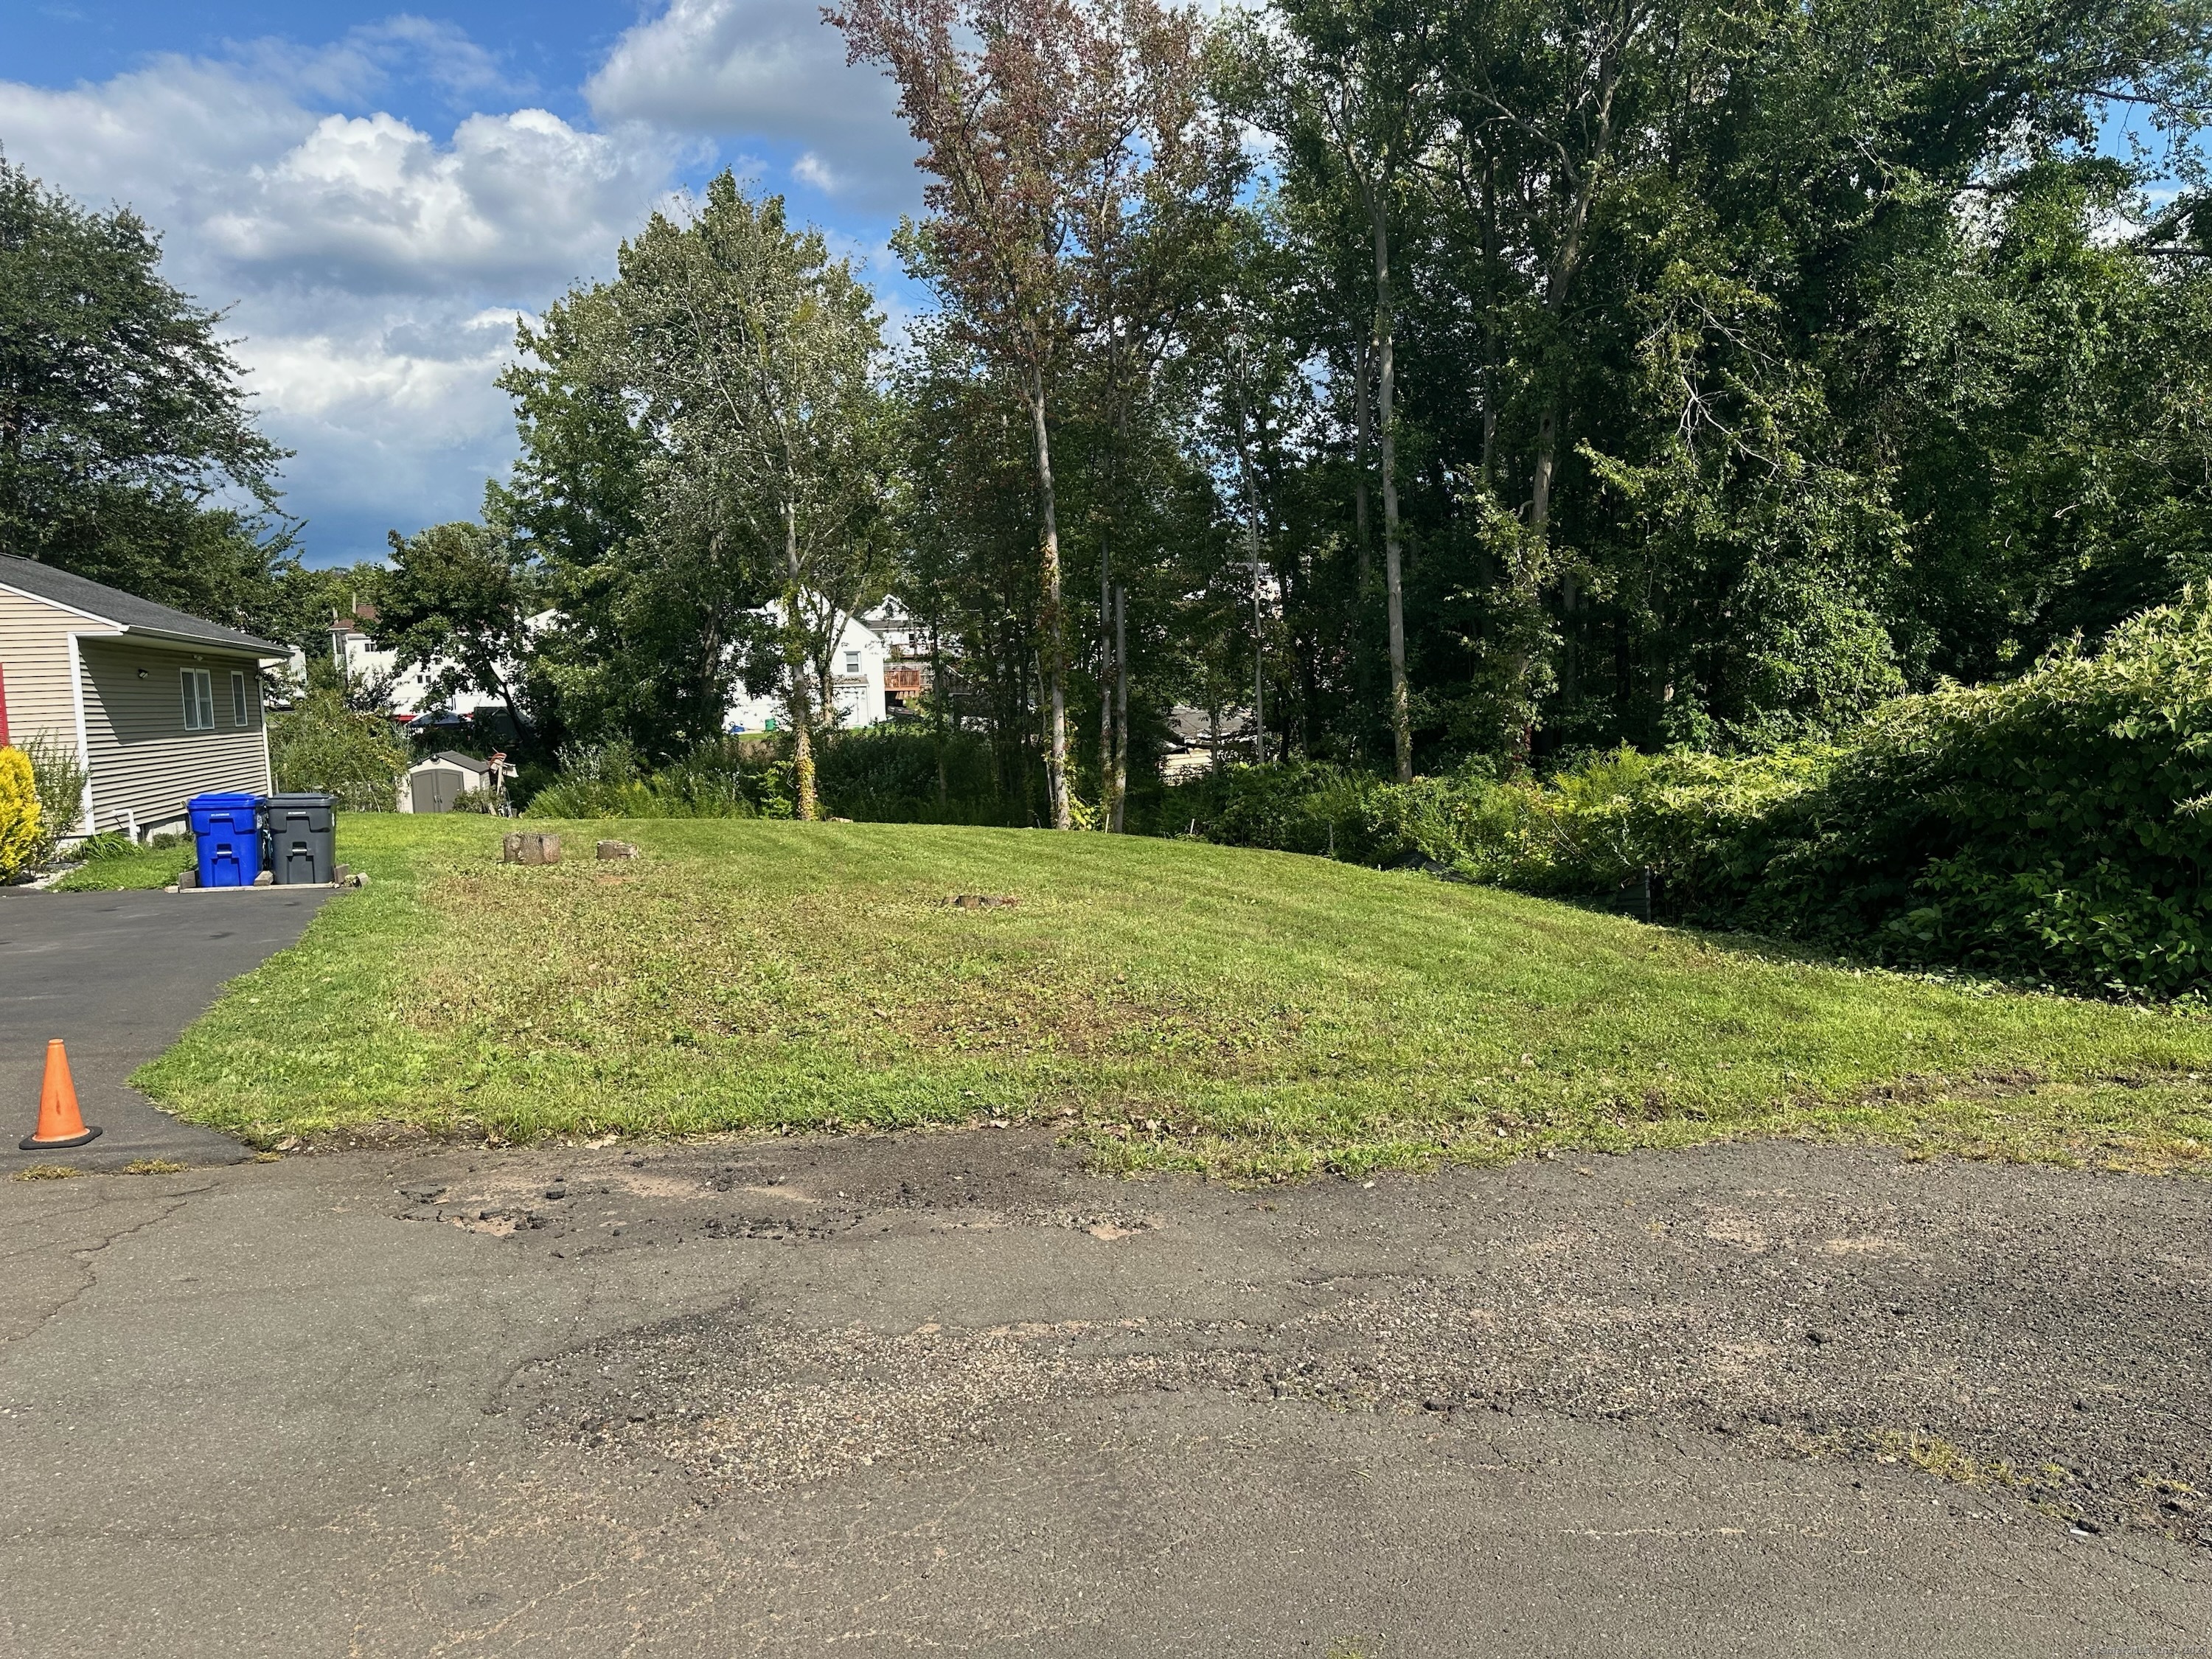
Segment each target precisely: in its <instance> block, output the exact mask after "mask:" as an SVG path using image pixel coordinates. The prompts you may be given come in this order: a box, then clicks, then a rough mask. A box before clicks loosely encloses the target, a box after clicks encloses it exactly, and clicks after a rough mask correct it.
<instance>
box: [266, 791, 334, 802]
mask: <svg viewBox="0 0 2212 1659" xmlns="http://www.w3.org/2000/svg"><path fill="white" fill-rule="evenodd" d="M261 799H263V800H264V802H265V803H266V804H267V805H270V806H336V805H337V804H338V798H337V796H336V795H325V794H324V793H321V792H320V791H319V790H313V789H294V790H290V791H289V792H285V793H278V794H274V795H264V796H263V797H262V798H261Z"/></svg>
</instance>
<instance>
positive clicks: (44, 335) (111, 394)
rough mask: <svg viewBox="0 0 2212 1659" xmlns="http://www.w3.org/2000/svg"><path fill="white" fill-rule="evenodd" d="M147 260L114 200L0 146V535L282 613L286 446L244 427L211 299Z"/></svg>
mask: <svg viewBox="0 0 2212 1659" xmlns="http://www.w3.org/2000/svg"><path fill="white" fill-rule="evenodd" d="M160 264H161V244H160V241H159V240H158V239H157V238H156V237H155V234H154V233H153V232H152V231H151V230H150V229H149V228H147V226H146V225H145V223H144V222H143V221H141V220H140V219H139V218H138V217H137V216H136V215H135V214H133V213H131V211H130V210H128V209H122V208H118V209H116V210H112V211H110V212H106V213H94V212H88V211H87V210H84V209H82V208H80V207H78V206H77V205H76V204H75V203H73V202H71V201H70V199H69V198H68V197H64V196H62V195H60V194H58V192H55V191H49V190H47V189H46V188H45V187H44V186H43V185H40V183H39V181H38V180H37V179H33V178H32V177H31V176H30V175H29V174H28V173H26V172H24V171H23V170H22V169H21V167H15V166H13V165H11V164H10V163H9V162H8V161H6V160H5V159H4V158H0V547H5V548H6V549H7V550H8V551H9V552H10V553H15V554H19V555H21V556H24V557H27V558H33V559H38V560H40V561H42V562H46V563H51V564H54V565H58V566H60V567H62V568H66V569H70V570H73V571H76V572H77V573H78V574H82V575H85V576H89V577H91V578H93V579H94V580H98V581H103V582H107V583H111V584H112V585H113V586H118V587H120V588H123V589H125V591H126V592H133V593H141V594H143V595H145V596H146V597H148V598H149V599H158V600H161V601H162V602H163V603H166V604H169V605H177V606H179V607H180V608H182V609H184V610H185V611H191V612H193V613H194V614H196V615H199V616H204V617H210V618H212V619H214V620H216V621H218V622H225V623H232V624H234V625H236V626H240V627H245V628H248V629H267V628H270V627H272V626H276V625H281V623H282V622H283V619H284V612H285V610H286V606H285V604H284V599H283V586H284V581H283V579H284V577H285V576H286V575H287V574H289V572H290V571H292V570H294V569H295V568H296V562H295V560H294V559H293V557H292V556H291V551H290V535H289V529H288V527H287V526H284V525H283V522H282V520H281V517H280V516H279V515H278V514H277V513H276V488H275V484H274V476H275V470H276V464H277V462H278V461H279V460H280V459H283V452H282V451H281V450H279V449H278V448H277V447H276V446H275V445H274V444H272V443H270V441H269V440H268V439H266V438H264V436H262V435H261V434H260V433H259V432H258V430H257V429H256V428H255V426H254V423H253V419H252V410H251V408H250V407H249V405H248V403H247V401H246V392H245V388H244V386H242V385H241V384H240V370H239V367H238V364H237V362H236V361H235V360H234V358H233V357H232V356H231V352H230V345H229V343H228V342H227V341H225V340H224V339H222V337H221V335H220V334H219V332H218V330H219V329H220V327H221V325H222V318H221V316H220V314H219V313H216V312H213V311H210V310H206V309H204V308H203V307H201V306H199V305H198V304H197V302H196V301H193V300H192V298H191V296H190V295H185V294H184V293H181V292H180V291H179V290H178V289H176V288H174V287H173V286H172V285H171V284H170V283H167V281H165V280H164V279H163V278H162V276H161V274H160V271H159V269H158V267H159V265H160ZM226 498H228V500H226ZM240 498H243V499H244V500H245V501H246V502H247V503H250V504H249V505H247V506H245V507H240V506H239V505H237V504H236V503H237V501H238V500H239V499H240ZM287 637H289V635H287Z"/></svg>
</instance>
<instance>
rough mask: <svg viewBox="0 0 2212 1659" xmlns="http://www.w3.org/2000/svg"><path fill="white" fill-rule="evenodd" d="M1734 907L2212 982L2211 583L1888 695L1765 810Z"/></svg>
mask: <svg viewBox="0 0 2212 1659" xmlns="http://www.w3.org/2000/svg"><path fill="white" fill-rule="evenodd" d="M1755 834H1756V835H1757V836H1758V837H1759V840H1760V841H1761V842H1763V843H1765V845H1766V846H1770V847H1771V848H1772V854H1771V857H1770V858H1769V859H1768V860H1766V862H1765V866H1764V868H1763V869H1762V870H1760V871H1759V873H1758V878H1757V880H1756V882H1755V884H1749V885H1747V886H1746V887H1744V888H1743V889H1742V895H1741V901H1740V902H1739V903H1738V904H1737V905H1736V906H1735V914H1736V915H1739V916H1740V917H1741V919H1742V920H1743V921H1746V922H1747V923H1748V924H1750V925H1753V926H1763V927H1769V928H1771V929H1772V930H1774V931H1778V932H1788V933H1796V934H1799V935H1802V936H1804V937H1807V938H1812V939H1822V940H1835V941H1850V942H1853V943H1863V945H1864V946H1865V947H1867V948H1869V949H1870V950H1871V951H1872V952H1873V953H1874V954H1875V955H1876V956H1878V957H1881V958H1883V959H1886V960H1890V961H1896V962H1905V963H1958V964H1960V965H1962V966H1965V967H1967V968H1970V969H1978V970H1981V971H1985V972H1990V973H1996V974H2002V975H2007V976H2009V977H2013V978H2018V979H2027V980H2036V981H2048V982H2051V983H2054V984H2058V985H2063V986H2066V987H2071V988H2075V989H2081V990H2112V991H2124V992H2133V993H2142V994H2153V995H2160V996H2172V995H2176V994H2180V993H2183V992H2186V991H2202V990H2203V989H2205V988H2206V987H2207V986H2208V985H2212V890H2208V888H2207V885H2206V879H2205V878H2206V870H2207V866H2208V863H2212V592H2208V591H2207V590H2204V589H2201V588H2200V589H2193V590H2191V592H2189V593H2188V594H2187V595H2186V596H2185V598H2184V599H2183V600H2182V601H2181V602H2180V603H2179V604H2177V605H2171V606H2166V607H2164V608H2161V609H2160V610H2156V611H2149V612H2147V613H2145V614H2144V615H2142V616H2140V617H2135V618H2133V619H2131V620H2130V621H2129V622H2127V623H2124V624H2123V625H2122V626H2121V627H2120V628H2118V629H2115V630H2114V631H2113V633H2112V635H2110V636H2109V637H2108V638H2107V639H2106V641H2105V642H2104V644H2103V646H2102V647H2101V648H2100V649H2098V650H2096V651H2094V652H2090V651H2087V650H2084V649H2083V648H2082V647H2081V646H2080V645H2079V644H2077V643H2070V642H2069V644H2067V645H2065V646H2063V647H2060V648H2059V649H2058V650H2057V651H2056V652H2054V653H2051V655H2050V656H2049V657H2047V658H2045V659H2044V660H2043V661H2042V662H2041V663H2039V664H2038V665H2036V666H2035V667H2034V668H2033V670H2031V671H2029V672H2028V673H2027V674H2025V675H2022V676H2021V678H2019V679H2017V680H2015V681H2010V682H2007V683H2002V684H1996V685H1990V686H1983V687H1978V688H1974V689H1971V690H1970V689H1966V688H1963V687H1950V688H1947V689H1945V690H1941V691H1937V692H1935V693H1932V694H1930V695H1929V696H1924V697H1917V698H1911V699H1906V700H1904V701H1902V702H1899V703H1897V704H1895V705H1893V706H1892V707H1890V708H1886V709H1884V710H1883V711H1882V712H1881V714H1879V715H1878V716H1877V717H1876V718H1875V720H1873V721H1871V722H1870V723H1869V727H1868V730H1867V732H1866V733H1865V735H1864V736H1863V738H1861V739H1860V740H1859V741H1858V742H1857V743H1856V744H1853V745H1852V748H1851V750H1850V756H1849V757H1848V760H1847V762H1846V763H1844V764H1839V765H1838V766H1836V767H1835V768H1834V769H1832V771H1831V772H1830V774H1829V775H1828V776H1827V777H1826V780H1825V781H1824V782H1823V784H1822V785H1821V787H1820V788H1819V789H1818V790H1814V791H1808V792H1807V793H1804V794H1802V795H1801V796H1799V797H1797V798H1796V799H1793V800H1790V801H1789V802H1788V803H1786V804H1784V805H1782V806H1780V807H1779V808H1778V810H1777V811H1774V812H1772V813H1771V814H1769V815H1767V816H1766V817H1765V821H1764V822H1762V823H1759V825H1758V826H1757V829H1756V831H1755Z"/></svg>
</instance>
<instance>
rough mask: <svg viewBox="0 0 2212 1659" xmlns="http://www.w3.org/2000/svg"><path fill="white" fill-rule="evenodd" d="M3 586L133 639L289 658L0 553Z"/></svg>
mask: <svg viewBox="0 0 2212 1659" xmlns="http://www.w3.org/2000/svg"><path fill="white" fill-rule="evenodd" d="M0 586H6V587H12V588H15V589H16V590H17V591H18V592H24V593H28V594H29V595H30V596H31V597H32V598H33V599H48V600H51V601H52V603H54V604H56V605H67V606H68V607H69V608H70V610H72V611H84V612H85V613H87V614H88V615H89V616H94V617H99V618H100V620H101V621H102V622H109V623H114V624H115V625H116V626H117V627H118V628H121V629H126V630H128V631H129V632H131V633H133V634H151V635H160V636H161V637H162V638H164V639H172V640H182V641H188V642H190V643H191V644H194V645H213V646H221V647H225V648H226V649H229V650H234V651H251V652H252V653H254V654H255V655H256V656H261V657H283V656H289V654H290V653H289V650H288V649H287V647H283V646H281V645H271V644H270V642H269V641H267V640H258V639H256V638H254V637H253V635H251V634H246V633H241V632H240V630H239V629H235V628H225V627H224V626H223V625H222V623H211V622H210V621H208V620H207V619H206V618H205V617H194V616H190V615H188V614H186V613H185V612H184V611H174V610H172V609H170V607H169V606H167V605H156V604H155V603H154V601H153V600H151V599H140V598H139V597H138V596H137V594H135V593H126V592H124V591H123V590H122V589H121V588H119V587H110V586H107V585H106V583H105V582H96V581H94V580H91V579H90V578H88V577H85V576H79V575H76V574H72V573H71V572H70V571H67V570H57V569H56V568H54V567H53V566H52V565H50V564H40V562H38V561H37V560H35V559H19V558H17V557H15V556H14V555H13V554H9V553H0Z"/></svg>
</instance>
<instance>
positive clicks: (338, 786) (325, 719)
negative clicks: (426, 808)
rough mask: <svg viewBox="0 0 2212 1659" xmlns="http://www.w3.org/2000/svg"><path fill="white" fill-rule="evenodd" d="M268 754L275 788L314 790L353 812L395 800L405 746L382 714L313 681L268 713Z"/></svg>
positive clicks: (387, 807) (383, 807) (380, 808)
mask: <svg viewBox="0 0 2212 1659" xmlns="http://www.w3.org/2000/svg"><path fill="white" fill-rule="evenodd" d="M269 759H270V769H271V770H273V771H274V772H275V774H276V787H278V788H279V789H288V790H289V789H317V790H323V791H326V792H327V793H331V794H333V795H335V796H337V800H338V805H341V806H343V807H345V808H347V809H348V810H349V811H356V812H389V811H392V810H393V809H394V808H395V807H396V806H397V805H398V799H399V775H400V774H401V773H403V772H404V771H405V770H406V769H407V764H408V753H407V745H406V744H405V743H404V742H403V741H402V740H401V739H400V738H399V736H398V733H397V732H393V731H392V722H391V721H390V720H387V719H386V718H385V717H384V716H383V715H381V714H368V713H363V712H362V711H361V710H359V709H356V708H349V707H347V705H346V701H345V697H344V695H343V692H341V691H340V690H338V689H337V688H336V687H334V686H318V687H316V688H315V689H314V690H311V691H307V692H306V693H304V694H303V695H301V697H300V698H299V700H298V701H297V702H295V703H293V705H292V706H291V708H288V709H284V710H283V711H281V712H279V713H276V714H271V715H270V717H269Z"/></svg>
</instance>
